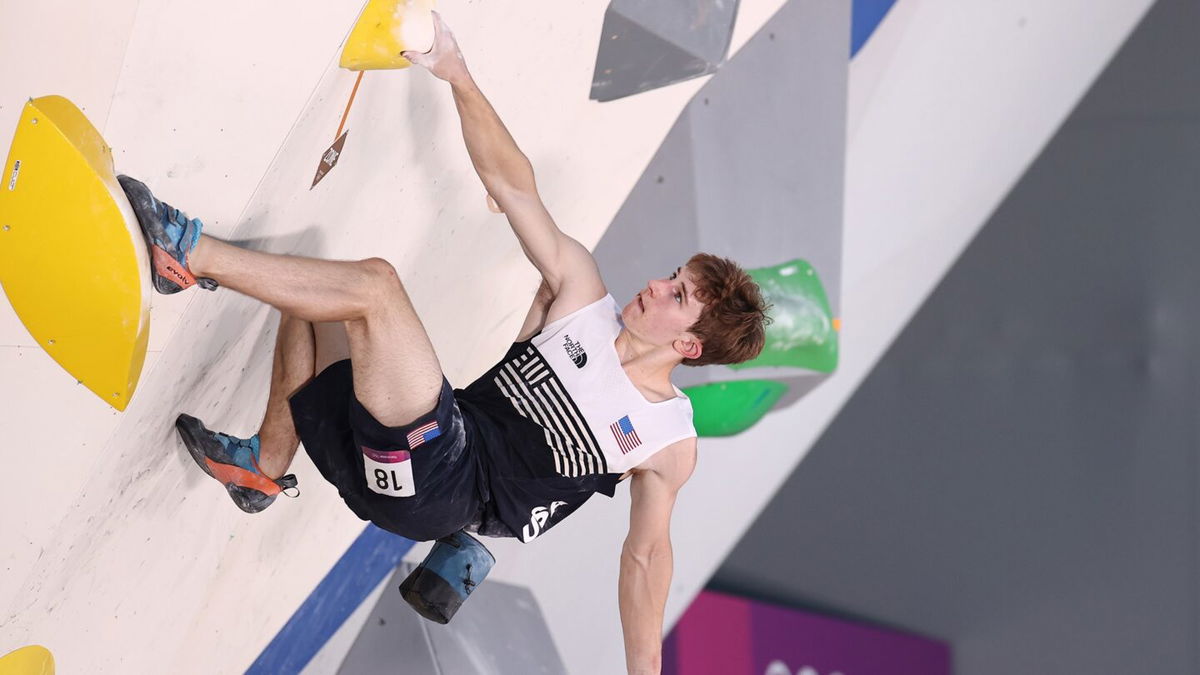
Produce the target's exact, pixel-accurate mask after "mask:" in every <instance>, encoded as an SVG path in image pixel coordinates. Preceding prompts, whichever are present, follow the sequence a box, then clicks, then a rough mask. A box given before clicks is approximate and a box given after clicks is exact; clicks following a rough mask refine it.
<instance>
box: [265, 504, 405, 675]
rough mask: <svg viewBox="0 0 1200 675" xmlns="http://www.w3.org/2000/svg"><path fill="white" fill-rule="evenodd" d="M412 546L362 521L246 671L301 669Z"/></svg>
mask: <svg viewBox="0 0 1200 675" xmlns="http://www.w3.org/2000/svg"><path fill="white" fill-rule="evenodd" d="M412 546H413V542H412V541H410V540H408V539H405V538H403V537H400V536H397V535H394V534H392V533H391V532H387V531H385V530H381V529H379V528H378V527H375V526H374V525H367V528H366V529H365V530H363V532H362V534H360V535H358V538H357V539H355V540H354V543H353V544H351V545H350V548H349V549H347V550H346V553H345V554H343V555H342V557H341V559H340V560H338V561H337V563H335V564H334V566H333V569H331V570H329V574H326V575H325V578H324V579H322V580H321V583H319V584H317V587H316V589H315V590H313V592H312V594H311V595H309V596H308V599H306V600H305V601H304V604H302V605H300V609H297V610H296V613H295V614H293V615H292V618H291V619H288V622H287V623H286V624H284V626H283V629H282V630H280V631H279V634H278V635H276V636H275V639H273V640H271V644H269V645H267V648H266V649H264V650H263V652H262V654H259V656H258V659H256V660H255V661H254V663H253V664H252V665H251V666H250V668H249V669H247V670H246V673H247V675H274V674H276V673H298V672H300V670H301V669H302V668H304V666H306V665H307V664H308V662H309V661H311V660H312V657H313V656H316V654H317V652H318V651H320V649H321V647H323V646H325V643H326V642H327V641H328V640H329V638H330V637H332V636H333V634H334V633H335V632H337V629H338V628H340V627H341V625H342V623H343V622H345V621H346V619H347V618H348V617H349V616H350V615H351V614H353V613H354V610H356V609H358V606H359V605H361V604H362V602H363V600H365V599H366V598H367V595H369V594H370V593H371V591H373V590H375V587H376V586H378V585H379V582H380V581H381V580H383V577H384V576H386V575H388V574H390V573H391V572H392V570H394V569H396V565H399V564H400V560H401V559H402V558H403V557H404V554H405V553H408V550H409V549H410V548H412ZM385 592H386V591H385Z"/></svg>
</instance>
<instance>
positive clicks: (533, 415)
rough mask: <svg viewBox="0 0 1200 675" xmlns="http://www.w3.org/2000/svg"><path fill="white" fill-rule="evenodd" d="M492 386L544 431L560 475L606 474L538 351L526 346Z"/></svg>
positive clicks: (579, 417)
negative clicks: (497, 388) (494, 385)
mask: <svg viewBox="0 0 1200 675" xmlns="http://www.w3.org/2000/svg"><path fill="white" fill-rule="evenodd" d="M495 383H496V386H497V387H499V389H500V391H501V393H503V394H504V396H505V398H507V399H508V402H509V403H511V404H512V406H513V408H515V409H516V411H517V413H519V414H520V415H521V416H522V417H524V418H526V419H528V420H530V421H532V422H533V423H534V424H537V425H538V426H539V427H541V428H542V431H543V432H545V434H546V444H547V445H548V446H550V449H551V450H552V451H553V453H554V470H555V471H556V472H558V473H559V475H562V476H567V477H572V478H574V477H579V476H588V475H591V474H595V473H607V472H608V467H607V465H606V463H605V461H604V453H603V452H601V451H600V445H599V443H597V442H596V438H595V436H593V435H592V431H591V429H589V428H588V425H587V422H586V421H585V420H584V417H583V413H581V412H580V411H579V408H578V406H576V405H575V402H574V401H573V400H571V397H570V395H568V394H567V391H566V388H565V387H563V385H562V382H561V381H559V379H558V376H557V375H555V374H554V371H553V370H551V368H550V366H549V365H548V364H547V363H546V362H545V360H543V359H542V355H541V354H540V353H538V351H537V349H535V348H534V347H532V346H531V347H528V348H526V349H525V351H524V352H522V353H521V354H519V355H517V357H516V358H514V359H512V360H510V361H508V362H507V363H505V364H504V365H503V366H502V367H501V368H500V371H499V372H498V374H497V375H496V378H495Z"/></svg>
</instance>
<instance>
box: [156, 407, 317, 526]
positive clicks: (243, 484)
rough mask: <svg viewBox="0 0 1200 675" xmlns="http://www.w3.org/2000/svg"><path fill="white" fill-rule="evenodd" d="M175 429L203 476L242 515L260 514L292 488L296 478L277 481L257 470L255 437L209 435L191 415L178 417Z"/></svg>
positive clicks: (289, 476)
mask: <svg viewBox="0 0 1200 675" xmlns="http://www.w3.org/2000/svg"><path fill="white" fill-rule="evenodd" d="M175 428H176V429H177V430H178V431H179V436H180V437H181V438H182V439H183V444H184V445H185V446H187V449H188V452H190V453H191V454H192V459H194V460H196V463H197V464H199V465H200V468H201V469H204V472H205V473H207V474H208V475H210V476H212V477H213V478H216V479H217V480H218V481H219V482H220V483H221V484H222V485H224V486H225V489H226V490H228V491H229V496H230V497H232V498H233V503H235V504H237V505H238V508H239V509H241V510H243V511H245V512H246V513H258V512H259V511H262V510H263V509H265V508H267V507H268V506H270V505H271V502H273V501H275V497H276V496H277V495H279V493H280V492H284V491H285V490H289V489H294V488H295V487H296V477H295V476H294V475H292V474H288V475H286V476H282V477H280V478H279V479H278V480H276V479H272V478H268V477H267V476H265V475H264V474H263V472H262V469H260V468H259V466H258V456H259V454H258V453H259V444H258V434H255V435H254V436H252V437H250V438H237V437H235V436H230V435H228V434H223V433H220V432H217V431H209V430H208V429H207V428H205V426H204V423H203V422H201V421H200V420H198V419H196V418H195V417H192V416H191V415H180V416H179V417H178V418H177V419H176V420H175ZM284 494H288V493H286V492H284ZM290 496H295V495H290Z"/></svg>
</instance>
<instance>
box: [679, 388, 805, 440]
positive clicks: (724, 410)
mask: <svg viewBox="0 0 1200 675" xmlns="http://www.w3.org/2000/svg"><path fill="white" fill-rule="evenodd" d="M787 389H788V387H787V385H786V384H784V383H782V382H776V381H774V380H734V381H731V382H713V383H710V384H702V385H697V386H695V387H687V388H685V389H684V390H683V392H684V393H685V394H687V397H688V398H689V399H691V401H692V411H693V414H694V416H693V418H692V419H693V423H694V424H695V426H696V435H698V436H704V437H710V438H711V437H713V436H732V435H734V434H740V433H741V432H743V431H745V430H746V429H749V428H750V427H752V426H754V424H755V423H756V422H758V421H759V420H760V419H762V417H763V415H766V414H767V412H768V411H769V410H771V408H772V407H773V406H774V405H775V402H776V401H778V400H779V399H780V397H782V396H783V395H784V393H786V392H787Z"/></svg>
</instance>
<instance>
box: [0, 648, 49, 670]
mask: <svg viewBox="0 0 1200 675" xmlns="http://www.w3.org/2000/svg"><path fill="white" fill-rule="evenodd" d="M0 675H54V656H53V655H52V654H51V653H50V650H49V649H46V648H45V647H43V646H41V645H30V646H28V647H21V648H20V649H17V650H14V651H11V652H9V653H7V654H5V655H4V656H0Z"/></svg>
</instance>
